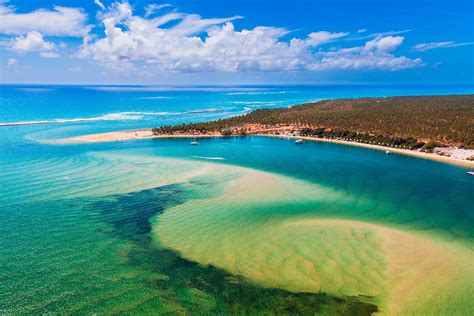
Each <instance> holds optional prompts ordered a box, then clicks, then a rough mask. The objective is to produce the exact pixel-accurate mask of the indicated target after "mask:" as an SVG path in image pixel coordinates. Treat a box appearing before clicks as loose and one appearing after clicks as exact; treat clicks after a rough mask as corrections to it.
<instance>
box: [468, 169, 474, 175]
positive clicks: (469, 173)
mask: <svg viewBox="0 0 474 316" xmlns="http://www.w3.org/2000/svg"><path fill="white" fill-rule="evenodd" d="M466 173H467V174H468V175H470V176H474V171H472V168H470V169H469V171H467V172H466Z"/></svg>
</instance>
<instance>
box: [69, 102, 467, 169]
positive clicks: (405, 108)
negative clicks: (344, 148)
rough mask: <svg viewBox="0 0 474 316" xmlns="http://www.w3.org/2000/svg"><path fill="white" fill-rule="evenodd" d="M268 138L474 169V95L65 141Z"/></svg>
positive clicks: (303, 108)
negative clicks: (353, 147)
mask: <svg viewBox="0 0 474 316" xmlns="http://www.w3.org/2000/svg"><path fill="white" fill-rule="evenodd" d="M246 135H265V136H275V137H293V138H302V139H308V140H317V141H326V142H337V143H341V144H347V145H356V146H363V147H369V148H373V149H379V150H389V151H390V152H392V151H393V152H397V153H401V154H408V155H414V156H417V157H422V158H429V159H435V160H440V161H444V162H451V163H456V164H460V165H464V166H474V161H473V160H474V95H450V96H416V97H411V96H408V97H388V98H359V99H336V100H322V101H318V102H312V103H306V104H300V105H295V106H292V107H288V108H271V109H257V110H254V111H252V112H249V113H246V114H244V115H240V116H235V117H231V118H226V119H220V120H215V121H210V122H199V123H189V124H178V125H169V126H160V127H155V128H151V129H143V130H135V131H120V132H111V133H102V134H94V135H84V136H78V137H73V138H69V139H65V140H60V141H61V142H68V143H69V142H74V143H76V142H101V141H121V140H130V139H141V138H153V137H162V138H165V137H221V136H246Z"/></svg>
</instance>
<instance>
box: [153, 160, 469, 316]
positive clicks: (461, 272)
mask: <svg viewBox="0 0 474 316" xmlns="http://www.w3.org/2000/svg"><path fill="white" fill-rule="evenodd" d="M219 168H221V167H219ZM219 168H216V169H215V170H214V171H213V172H217V173H219V172H220V171H219V170H218V169H219ZM222 168H224V169H225V170H226V171H225V172H224V173H226V174H227V176H228V175H229V174H232V173H235V174H234V175H233V176H232V177H230V179H231V180H229V181H222V182H221V183H220V184H219V187H225V188H226V189H225V190H224V193H223V194H217V195H215V196H213V197H212V198H201V199H194V200H190V201H188V202H186V203H184V204H181V205H180V206H177V207H174V208H171V209H169V210H167V211H166V212H165V213H164V214H163V215H161V216H160V217H159V218H158V222H157V225H156V227H155V230H156V234H157V236H158V239H159V241H160V242H161V243H162V244H163V245H165V246H166V247H169V248H172V249H174V250H177V251H178V252H180V253H181V254H182V256H183V257H185V258H187V259H189V260H192V261H196V262H199V263H201V264H204V265H208V264H209V265H214V266H216V267H219V268H222V269H225V270H227V271H229V272H231V273H233V274H238V275H243V276H245V277H246V278H248V279H250V280H253V281H254V282H256V283H258V284H260V285H262V286H265V287H277V288H282V289H286V290H289V291H294V292H315V293H317V292H325V293H329V294H332V295H339V296H362V297H364V298H366V299H368V300H371V301H373V302H376V303H377V304H378V305H379V306H380V309H381V311H382V312H383V313H385V314H399V313H424V314H439V313H450V314H451V313H461V314H472V313H474V308H473V306H472V304H471V303H470V302H471V301H472V298H473V293H474V288H473V284H474V279H473V277H474V268H473V267H472V262H474V254H473V252H472V250H471V249H469V248H466V247H465V246H464V245H461V244H460V243H459V244H458V243H453V242H448V241H443V240H442V239H434V238H431V236H427V235H422V234H420V233H419V232H413V231H409V230H407V229H401V228H400V227H398V226H397V227H396V228H394V227H388V226H385V225H381V224H379V223H377V224H375V223H370V222H367V221H361V220H357V219H350V218H349V216H348V215H347V214H350V212H346V213H345V214H346V215H345V216H344V218H338V217H337V215H340V214H334V216H328V213H327V212H325V213H324V212H319V211H318V210H322V209H324V208H325V207H326V206H327V205H331V207H334V205H337V207H347V208H350V207H356V206H358V205H359V206H360V204H361V203H364V201H361V200H359V199H355V198H354V197H351V196H349V195H347V194H345V193H343V192H338V191H334V190H331V189H328V188H324V187H320V186H317V185H314V184H309V183H306V182H303V181H298V180H294V179H291V178H288V177H283V176H278V175H273V174H269V173H263V172H258V171H254V170H249V169H244V168H234V169H233V168H232V167H222ZM205 195H206V194H203V196H205ZM374 202H375V203H374ZM378 204H383V202H381V201H367V205H375V208H376V209H377V208H380V207H383V206H380V205H378ZM365 207H367V206H365ZM309 210H311V211H309ZM354 213H355V214H356V213H357V212H354ZM402 213H403V212H402ZM321 214H323V215H321ZM354 218H357V216H356V215H354Z"/></svg>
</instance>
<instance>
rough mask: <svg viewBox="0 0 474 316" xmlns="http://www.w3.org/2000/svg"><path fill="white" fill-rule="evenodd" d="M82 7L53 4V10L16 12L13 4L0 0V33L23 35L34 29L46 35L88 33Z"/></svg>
mask: <svg viewBox="0 0 474 316" xmlns="http://www.w3.org/2000/svg"><path fill="white" fill-rule="evenodd" d="M86 21H87V15H86V14H85V13H84V12H83V10H82V9H78V8H68V7H60V6H55V7H54V8H53V10H46V9H38V10H35V11H33V12H30V13H16V12H15V8H14V7H13V6H5V5H3V4H2V3H1V2H0V33H3V34H8V35H23V34H26V33H28V32H32V31H36V32H40V33H42V34H44V35H48V36H73V37H82V36H85V35H86V34H87V33H89V30H90V26H87V25H86V24H85V23H86Z"/></svg>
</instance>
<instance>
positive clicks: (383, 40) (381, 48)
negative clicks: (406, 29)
mask: <svg viewBox="0 0 474 316" xmlns="http://www.w3.org/2000/svg"><path fill="white" fill-rule="evenodd" d="M403 40H404V37H403V36H385V37H384V36H378V37H376V38H375V39H373V40H371V41H368V42H367V43H365V49H366V50H371V49H375V50H376V51H377V52H379V53H390V52H392V51H394V50H395V49H396V48H397V47H398V46H400V45H401V44H402V43H403Z"/></svg>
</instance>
